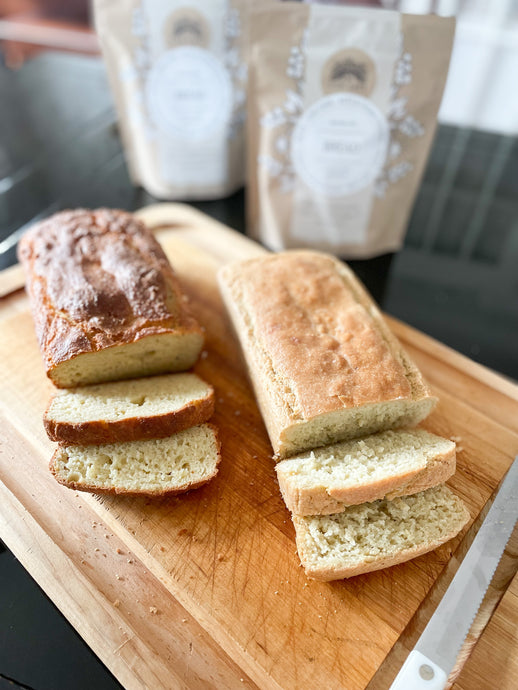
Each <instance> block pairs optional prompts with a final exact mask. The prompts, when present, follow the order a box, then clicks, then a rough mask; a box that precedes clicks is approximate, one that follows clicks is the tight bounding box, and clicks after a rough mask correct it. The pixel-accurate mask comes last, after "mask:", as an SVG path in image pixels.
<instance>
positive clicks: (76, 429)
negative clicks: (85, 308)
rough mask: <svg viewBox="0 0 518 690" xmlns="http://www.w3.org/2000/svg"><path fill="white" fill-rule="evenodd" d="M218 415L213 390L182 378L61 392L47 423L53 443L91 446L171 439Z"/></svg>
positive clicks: (190, 375)
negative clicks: (94, 444) (92, 444)
mask: <svg viewBox="0 0 518 690" xmlns="http://www.w3.org/2000/svg"><path fill="white" fill-rule="evenodd" d="M213 411H214V390H213V388H212V386H210V385H209V384H208V383H205V382H204V381H202V380H201V379H200V378H199V377H198V376H196V374H193V373H182V374H167V375H163V376H152V377H148V378H142V379H131V380H126V381H116V382H111V383H100V384H97V385H93V386H81V387H80V388H75V389H70V390H69V389H62V390H58V391H56V393H55V394H54V395H53V397H52V398H51V400H50V402H49V405H48V407H47V410H46V412H45V414H44V417H43V422H44V425H45V429H46V431H47V434H48V436H49V438H50V439H52V440H53V441H59V442H61V443H67V444H81V445H87V444H90V443H113V442H116V441H135V440H140V439H147V438H162V437H164V436H170V435H171V434H174V433H177V432H178V431H182V430H183V429H187V428H189V427H191V426H197V425H198V424H202V423H203V422H206V421H208V420H209V419H210V417H211V416H212V413H213Z"/></svg>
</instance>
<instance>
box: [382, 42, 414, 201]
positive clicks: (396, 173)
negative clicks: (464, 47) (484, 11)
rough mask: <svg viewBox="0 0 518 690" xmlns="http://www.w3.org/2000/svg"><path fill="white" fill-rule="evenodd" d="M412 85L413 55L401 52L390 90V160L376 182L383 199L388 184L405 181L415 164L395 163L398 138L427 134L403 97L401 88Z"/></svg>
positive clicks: (399, 152)
mask: <svg viewBox="0 0 518 690" xmlns="http://www.w3.org/2000/svg"><path fill="white" fill-rule="evenodd" d="M411 83H412V55H411V54H410V53H409V52H408V51H404V50H403V48H402V49H401V57H400V58H399V60H398V61H397V63H396V67H395V70H394V82H393V84H392V87H391V99H390V108H389V112H388V118H387V119H388V122H389V127H390V143H389V148H388V154H387V161H386V163H385V165H384V166H383V170H382V171H381V174H380V175H379V177H378V179H377V180H376V182H375V183H374V195H375V196H376V197H378V198H379V199H382V198H383V197H384V196H385V194H386V193H387V189H388V187H389V185H391V184H395V183H396V182H399V180H402V179H403V178H404V177H406V175H408V174H409V173H410V172H412V170H413V169H414V166H413V165H412V163H410V162H409V161H407V160H401V161H398V162H397V163H393V164H392V165H391V164H390V163H391V162H392V161H396V160H397V159H398V158H399V157H400V156H401V154H402V153H403V150H404V147H403V146H402V144H401V142H400V141H399V137H401V136H403V137H409V138H412V139H413V138H414V137H421V136H423V135H424V133H425V128H424V126H423V125H422V124H421V123H420V122H419V121H418V120H417V119H416V118H415V117H414V116H413V115H410V114H409V113H408V111H407V107H408V98H407V97H406V96H402V95H401V93H400V92H401V87H403V86H409V85H410V84H411Z"/></svg>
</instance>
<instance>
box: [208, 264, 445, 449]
mask: <svg viewBox="0 0 518 690" xmlns="http://www.w3.org/2000/svg"><path fill="white" fill-rule="evenodd" d="M219 279H220V286H221V289H222V293H223V296H224V298H225V303H226V305H227V307H228V309H229V312H230V315H231V316H232V320H233V323H234V327H235V329H236V332H237V334H238V336H239V338H240V340H241V343H242V346H243V351H244V354H245V358H246V361H247V365H248V368H249V372H250V377H251V379H252V383H253V385H254V389H255V393H256V397H257V399H258V402H259V405H260V407H261V411H262V413H263V417H264V419H265V422H266V426H267V428H268V431H269V434H270V439H271V441H272V445H273V447H274V450H275V452H276V454H277V455H278V456H279V457H285V456H286V455H290V454H293V452H296V451H294V450H293V449H290V448H289V447H288V446H289V441H287V439H286V438H285V437H286V430H288V429H290V427H294V426H296V425H298V424H304V423H306V422H307V421H310V420H315V419H317V418H319V417H320V418H324V417H325V415H327V414H332V413H334V412H338V411H340V412H342V411H347V410H357V409H360V408H365V409H366V408H367V407H368V406H369V405H378V404H380V403H389V404H391V403H393V402H399V403H401V402H410V403H413V402H416V403H417V402H422V401H424V400H425V401H426V400H428V401H429V402H430V405H429V408H428V411H429V410H430V409H431V407H432V406H433V404H435V398H434V397H433V396H432V395H431V393H430V390H429V388H428V386H427V385H426V383H425V381H424V380H423V377H422V375H421V373H420V372H419V370H418V369H417V367H416V366H415V365H414V364H413V362H412V361H411V360H410V358H409V357H408V355H407V354H406V353H405V352H404V350H403V348H402V347H401V345H400V344H399V342H398V341H397V339H396V338H395V337H394V336H393V335H392V333H391V332H390V329H389V328H388V327H387V325H386V324H385V322H384V320H383V317H382V316H381V314H380V312H379V310H378V309H377V307H376V305H375V304H374V302H373V300H372V299H371V298H370V296H369V295H368V293H367V292H366V291H365V289H364V288H363V286H362V285H361V284H360V283H359V281H358V280H357V279H356V278H355V276H354V274H353V273H352V271H350V269H348V267H347V266H345V265H344V264H342V263H341V262H340V261H338V260H336V259H335V258H334V257H331V256H329V255H326V254H322V253H318V252H311V251H306V250H299V251H286V252H281V253H279V254H272V255H268V256H265V257H260V258H257V259H251V260H248V261H243V262H240V263H237V264H231V265H229V266H226V267H224V268H223V269H222V271H221V272H220V276H219ZM423 416H424V413H423V415H422V416H421V417H420V418H419V419H421V418H422V417H423ZM419 419H416V420H415V423H417V421H419ZM342 438H344V437H342ZM316 445H319V443H318V439H316V440H315V444H314V446H316ZM314 446H306V447H314Z"/></svg>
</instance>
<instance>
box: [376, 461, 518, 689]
mask: <svg viewBox="0 0 518 690" xmlns="http://www.w3.org/2000/svg"><path fill="white" fill-rule="evenodd" d="M517 520H518V455H517V456H516V458H515V459H514V461H513V464H512V465H511V467H510V469H509V471H508V472H507V474H506V476H505V478H504V480H503V482H502V483H501V485H500V488H499V490H498V492H497V494H496V496H495V500H494V501H493V504H492V506H491V508H490V509H489V512H488V514H487V515H486V517H485V519H484V522H483V523H482V525H481V527H480V529H479V531H478V532H477V535H476V537H475V539H474V540H473V543H472V544H471V546H470V548H469V551H468V553H467V554H466V556H465V557H464V559H463V561H462V563H461V565H460V567H459V569H458V570H457V572H456V574H455V577H454V578H453V580H452V581H451V583H450V585H449V587H448V589H447V590H446V593H445V594H444V596H443V598H442V599H441V601H440V603H439V605H438V607H437V609H436V610H435V612H434V614H433V616H432V617H431V618H430V620H429V621H428V625H427V626H426V628H425V629H424V631H423V633H422V635H421V637H420V638H419V640H418V641H417V644H416V645H415V647H414V649H413V650H412V651H411V652H410V654H409V655H408V657H407V660H406V661H405V663H404V664H403V666H402V667H401V670H400V671H399V673H398V675H397V676H396V678H395V680H394V682H393V683H392V685H391V686H390V690H410V689H411V690H443V688H444V687H445V685H446V681H447V680H448V676H449V675H450V673H451V671H452V669H453V667H454V665H455V662H456V660H457V656H458V654H459V652H460V649H461V647H462V644H463V642H464V639H465V638H466V635H467V634H468V632H469V629H470V627H471V624H472V623H473V620H474V618H475V616H476V613H477V611H478V609H479V608H480V605H481V603H482V600H483V599H484V595H485V593H486V591H487V588H488V587H489V585H490V583H491V580H492V578H493V575H494V573H495V570H496V567H497V565H498V563H499V562H500V558H501V557H502V554H503V552H504V549H505V547H506V544H507V542H508V541H509V538H510V536H511V534H512V532H513V529H514V527H515V525H516V522H517Z"/></svg>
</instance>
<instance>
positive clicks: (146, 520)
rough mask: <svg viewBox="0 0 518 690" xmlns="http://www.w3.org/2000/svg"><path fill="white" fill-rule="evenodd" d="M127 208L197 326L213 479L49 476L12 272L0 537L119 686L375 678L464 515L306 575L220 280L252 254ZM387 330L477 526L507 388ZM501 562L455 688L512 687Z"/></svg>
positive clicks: (401, 647) (234, 241) (514, 417)
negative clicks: (124, 490)
mask: <svg viewBox="0 0 518 690" xmlns="http://www.w3.org/2000/svg"><path fill="white" fill-rule="evenodd" d="M140 216H141V217H142V218H143V219H144V220H146V222H148V223H149V224H150V225H151V226H152V227H153V228H154V229H155V231H156V234H157V237H158V239H159V240H160V241H161V243H162V245H163V246H164V248H165V250H166V252H167V254H168V256H169V258H170V260H171V262H172V264H173V266H174V268H175V269H176V270H177V272H178V274H179V276H180V279H181V280H182V282H183V284H184V287H185V290H186V292H187V293H188V295H189V297H190V299H191V305H192V309H193V311H194V313H195V315H196V317H197V318H198V320H199V321H200V323H201V324H202V325H203V326H204V328H205V329H206V347H205V350H204V354H203V356H202V358H201V359H200V361H199V363H198V365H197V366H196V369H195V370H196V372H197V373H198V374H199V375H200V376H201V377H202V378H204V379H206V380H207V381H209V382H210V383H212V384H213V385H214V387H215V389H216V400H217V404H216V412H215V416H214V419H213V421H214V423H215V424H216V425H217V426H218V428H219V430H220V437H221V442H222V448H223V460H222V463H221V468H220V472H219V475H218V477H217V478H216V479H215V480H214V481H213V482H211V483H210V484H209V485H207V486H205V487H203V488H202V489H199V490H197V491H193V492H190V493H189V494H186V495H184V496H181V497H177V498H174V499H168V500H158V501H156V500H155V501H152V500H145V499H141V498H128V497H125V498H122V497H96V496H93V495H89V494H80V493H77V492H74V491H70V490H68V489H66V488H64V487H62V486H60V485H58V484H57V483H56V482H55V481H54V479H53V478H52V477H51V475H50V473H49V472H48V469H47V463H48V460H49V458H50V455H51V453H52V449H53V444H52V443H51V442H50V441H49V440H48V439H47V438H46V436H45V433H44V430H43V426H42V421H41V418H42V414H43V410H44V408H45V405H46V403H47V400H48V397H49V395H50V392H51V388H52V386H51V384H50V383H49V382H48V380H47V379H46V377H45V374H44V371H43V367H42V364H41V360H40V355H39V350H38V347H37V344H36V340H35V336H34V331H33V326H32V319H31V316H30V313H29V311H28V304H27V301H26V297H25V295H24V293H23V291H13V290H16V287H17V285H16V283H15V284H13V275H15V274H16V272H13V271H12V272H11V273H10V275H9V276H8V281H7V282H8V284H9V289H5V290H4V289H3V286H2V277H1V276H0V294H3V295H5V296H4V297H2V299H1V300H0V326H1V328H0V358H1V362H2V368H3V376H2V389H1V400H0V414H1V415H2V419H1V420H0V424H1V428H2V432H1V439H0V440H1V448H0V480H1V482H2V483H1V484H0V494H1V495H0V537H1V538H2V539H4V541H5V542H6V544H7V545H8V546H9V548H10V549H11V550H12V551H13V552H14V553H15V555H16V556H17V557H18V558H19V559H20V560H21V562H22V564H23V565H24V566H25V567H26V568H27V569H28V570H29V572H30V573H31V574H32V576H33V577H34V578H35V579H36V580H37V581H38V583H39V584H40V585H41V586H42V587H43V589H44V590H45V591H46V592H47V593H48V594H49V595H50V596H51V598H52V599H53V600H54V602H55V603H56V604H57V605H58V606H59V608H60V609H61V610H62V611H63V612H64V614H65V615H66V616H67V618H68V619H69V620H70V621H71V622H72V624H73V625H74V626H75V627H76V628H77V630H78V631H79V633H80V634H81V635H82V636H83V637H84V639H85V640H86V641H87V642H88V644H89V645H90V646H91V647H92V648H93V650H94V651H95V652H96V653H97V654H98V656H99V657H100V658H101V659H102V660H103V661H104V662H105V663H106V664H107V666H108V667H109V668H110V669H111V670H112V672H113V673H114V674H115V675H116V676H117V677H118V678H119V680H120V681H121V682H122V683H123V684H124V686H125V687H127V688H177V687H181V688H209V687H214V688H242V687H256V686H258V687H261V688H299V687H302V686H304V687H311V688H326V689H331V688H342V689H343V688H346V689H347V690H354V689H356V688H366V687H367V686H369V687H371V688H375V687H378V688H387V687H388V686H389V684H390V680H391V678H392V677H393V676H394V675H395V673H396V672H397V669H398V667H399V663H400V661H401V659H403V660H404V655H405V653H407V652H408V649H409V648H411V647H412V644H413V641H415V639H416V637H417V636H418V634H419V631H420V629H422V628H423V627H424V624H425V623H426V621H427V620H428V618H429V616H430V615H431V613H432V611H433V608H434V606H435V605H436V602H437V601H438V599H439V597H440V595H441V592H442V591H444V589H445V587H446V585H447V583H448V580H449V579H451V577H452V575H453V573H454V572H455V569H456V567H457V565H458V562H459V559H460V558H461V557H462V555H463V553H464V552H465V551H466V549H467V548H468V546H469V543H470V540H471V538H472V535H473V533H474V530H475V529H476V522H475V523H474V526H473V527H472V528H471V529H467V530H465V531H464V532H463V534H461V535H460V536H459V537H458V538H456V539H455V540H453V541H452V542H450V543H449V544H446V545H443V546H442V547H440V548H439V549H437V550H436V551H435V552H433V553H431V554H427V555H425V556H422V557H420V558H418V559H416V560H414V561H411V562H409V563H406V564H402V565H400V566H396V567H393V568H390V569H387V570H384V571H379V572H377V573H370V574H368V575H365V576H361V577H357V578H353V579H351V580H346V581H341V582H334V583H318V582H314V581H311V580H308V579H307V578H306V577H305V575H304V572H303V570H302V568H301V567H300V564H299V560H298V557H297V555H296V550H295V541H294V530H293V526H292V523H291V519H290V516H289V513H288V511H287V510H286V508H285V506H284V503H283V501H282V499H281V496H280V493H279V490H278V485H277V482H276V478H275V472H274V464H273V461H272V459H271V453H272V451H271V447H270V444H269V442H268V438H267V435H266V432H265V429H264V426H263V423H262V420H261V417H260V415H259V412H258V410H257V407H256V405H255V402H254V398H253V395H252V392H251V389H250V386H249V383H248V380H247V377H246V374H245V369H244V366H243V363H242V358H241V354H240V351H239V347H238V344H237V342H236V340H235V338H234V336H233V334H232V331H231V327H230V323H229V320H228V318H227V316H226V313H225V311H224V308H223V305H222V302H221V299H220V296H219V292H218V289H217V284H216V272H217V270H218V268H219V267H220V266H221V265H223V264H224V263H225V262H228V261H231V260H236V259H241V258H246V257H249V256H253V255H257V254H260V253H261V252H263V251H264V250H262V249H261V248H260V247H258V246H257V245H256V244H254V243H253V242H251V241H250V240H248V239H247V238H244V237H242V236H240V235H238V234H237V233H234V232H232V231H230V230H229V229H227V228H225V227H224V226H221V225H220V224H219V223H217V222H215V221H212V220H210V219H208V218H207V217H206V216H203V215H202V214H200V213H199V212H196V211H194V210H193V209H191V208H189V207H186V206H181V205H176V204H161V205H157V206H155V207H148V208H146V209H144V210H143V211H141V212H140ZM389 324H390V326H391V327H392V329H393V330H394V332H395V333H396V335H397V336H398V337H399V338H400V340H401V341H402V342H403V343H404V345H405V347H406V348H407V349H408V351H409V352H410V354H411V356H413V358H414V359H415V360H416V362H417V364H418V365H419V366H420V367H421V369H422V370H423V373H424V374H425V376H426V377H427V378H428V380H429V381H430V383H431V385H432V387H433V389H434V390H435V392H436V393H437V394H438V395H439V398H440V403H439V405H438V408H437V409H436V411H434V413H433V414H432V415H431V417H430V418H429V419H428V420H426V422H425V423H424V425H423V426H425V427H426V428H428V429H429V430H430V431H433V432H435V433H439V434H442V435H445V436H451V437H455V438H457V439H459V441H458V445H459V453H458V470H457V473H456V474H455V476H454V477H453V478H452V480H451V481H450V482H449V485H450V486H451V487H452V489H453V490H454V491H455V492H456V493H457V494H458V495H460V496H461V497H462V498H463V499H464V501H465V502H466V504H467V505H468V507H469V510H470V513H471V516H472V519H473V520H474V521H475V520H476V519H477V517H478V516H479V515H480V513H481V511H482V510H483V509H484V506H485V505H486V503H487V501H488V499H489V498H490V496H491V494H492V493H493V491H494V490H495V488H496V487H497V485H498V483H499V481H500V480H501V478H502V476H503V475H504V473H505V472H506V470H507V469H508V467H509V466H510V464H511V462H512V459H513V458H514V456H515V455H516V453H517V452H518V414H517V412H518V387H516V386H515V385H514V384H512V383H510V382H508V381H507V380H505V379H503V378H501V377H499V376H497V375H496V374H494V373H492V372H490V371H488V370H487V369H484V368H483V367H481V366H479V365H476V364H474V363H473V362H471V361H470V360H468V359H466V358H465V357H462V356H461V355H459V354H457V353H455V352H453V351H451V350H449V349H448V348H446V347H444V346H442V345H440V344H438V343H436V342H435V341H433V340H431V339H430V338H428V337H426V336H424V335H423V334H421V333H419V332H417V331H415V330H413V329H411V328H409V327H408V326H405V325H404V324H401V323H399V322H397V321H395V320H392V319H389ZM508 555H509V558H510V559H511V560H510V561H509V560H508V561H507V570H506V574H505V576H502V577H501V581H500V584H499V585H498V584H497V586H496V588H495V592H496V594H494V596H493V597H492V600H491V605H490V606H489V607H488V609H487V613H486V614H485V617H486V619H485V620H484V622H483V623H482V624H481V627H480V629H479V630H478V631H477V632H475V633H474V638H475V639H476V638H478V637H479V636H480V634H481V633H482V631H483V629H484V627H485V624H486V622H487V619H489V616H490V614H491V612H492V611H493V610H494V609H495V608H496V613H495V614H494V616H493V618H492V619H491V621H490V623H489V625H487V627H485V630H484V632H483V633H482V637H481V640H480V642H479V643H478V644H477V645H476V646H475V648H474V650H473V651H472V653H471V654H470V655H469V659H468V661H467V662H466V664H465V666H464V668H463V669H462V671H460V675H458V676H457V679H456V685H455V687H456V688H457V690H461V689H462V690H468V688H470V689H471V688H478V687H480V688H482V687H485V688H490V687H495V688H496V687H498V688H509V689H510V688H511V687H514V686H513V685H512V681H513V679H514V678H515V677H516V675H515V674H516V653H517V650H518V640H517V634H516V623H517V619H518V607H517V601H518V589H517V584H516V580H515V581H513V583H512V584H511V586H510V587H508V583H509V581H510V579H511V575H512V572H511V571H512V567H513V566H512V564H513V563H515V561H513V558H514V556H513V553H511V552H510V553H509V554H508ZM504 592H506V593H505V596H504V597H503V598H502V595H503V594H504ZM500 599H501V601H500ZM499 602H500V603H499ZM471 649H472V646H470V648H469V652H471ZM495 650H496V652H495ZM488 657H491V658H493V659H496V661H494V662H488ZM509 657H510V658H509ZM504 662H505V663H504ZM459 670H460V669H459ZM484 674H486V675H484ZM513 674H514V676H513ZM473 679H476V681H474V680H473ZM484 679H485V680H486V681H487V684H486V685H483V682H484ZM497 681H498V682H497ZM474 682H478V683H479V685H476V684H473V683H474ZM495 683H496V684H495Z"/></svg>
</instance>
